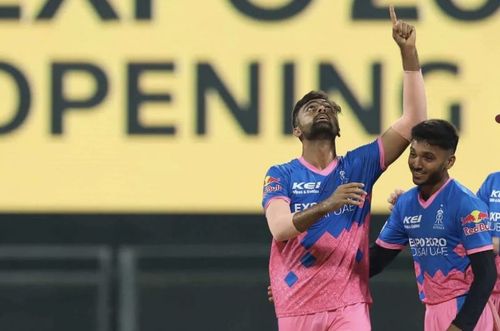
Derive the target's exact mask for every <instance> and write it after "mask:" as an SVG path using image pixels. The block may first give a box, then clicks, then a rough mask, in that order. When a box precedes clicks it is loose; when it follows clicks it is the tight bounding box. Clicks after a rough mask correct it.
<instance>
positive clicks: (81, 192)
mask: <svg viewBox="0 0 500 331" xmlns="http://www.w3.org/2000/svg"><path fill="white" fill-rule="evenodd" d="M389 3H390V2H389V1H375V0H343V1H326V0H203V1H201V0H169V1H164V0H156V1H155V0H81V1H74V0H30V1H26V0H25V1H21V0H8V1H7V0H0V31H1V32H0V42H1V45H2V51H1V53H0V151H1V154H2V158H1V162H0V176H1V180H0V183H1V187H2V192H3V194H2V198H1V199H0V211H14V212H30V211H36V212H49V211H50V212H167V213H168V212H174V213H184V212H189V213H207V212H216V213H220V212H222V213H224V212H230V213H233V212H236V213H238V212H241V213H247V212H259V211H260V210H261V206H260V203H261V197H262V183H263V179H264V175H265V173H266V171H267V169H268V168H269V167H270V166H271V165H273V164H276V163H284V162H287V161H289V160H291V159H293V158H295V157H297V156H300V154H301V145H300V142H299V141H298V140H297V139H296V138H294V137H293V136H291V135H290V134H289V132H290V124H289V122H290V112H291V108H292V107H293V104H294V102H295V101H296V100H297V99H298V98H300V97H301V96H302V95H303V94H305V93H306V92H308V91H309V90H312V89H320V88H321V89H324V90H326V91H327V92H328V93H329V94H330V95H331V96H332V98H334V99H335V100H336V101H337V102H338V103H339V104H340V105H341V106H342V108H343V115H341V117H340V124H341V129H342V137H341V138H340V139H339V140H338V141H337V143H338V152H340V154H344V153H345V152H346V151H348V150H350V149H352V148H355V147H357V146H359V145H361V144H365V143H368V142H370V141H372V140H374V139H375V138H376V137H377V136H378V135H379V134H380V133H381V132H383V131H384V130H385V129H387V128H388V127H389V126H390V125H391V123H393V122H394V121H396V120H397V118H398V117H399V116H400V113H401V84H402V66H401V61H400V56H399V50H398V49H397V46H396V45H395V43H394V42H393V40H392V37H391V23H390V20H389V15H388V10H387V6H388V5H389ZM394 4H395V5H396V10H397V12H398V14H399V16H400V18H401V19H405V20H408V21H409V22H411V23H412V24H414V25H415V26H416V28H417V44H418V48H419V54H420V61H421V64H422V68H423V72H424V74H425V81H426V89H427V94H428V105H429V115H430V117H435V118H444V119H448V120H451V121H453V123H454V124H455V125H457V127H459V129H460V133H461V141H460V143H459V148H458V152H457V163H456V165H455V167H454V168H453V169H452V171H451V174H452V176H453V177H455V178H457V179H458V180H459V181H461V182H462V183H463V184H465V185H467V186H469V187H470V188H471V189H473V190H476V189H477V188H478V186H479V184H480V183H481V181H482V180H483V179H484V178H485V177H486V175H487V174H488V173H489V172H492V171H495V170H500V156H499V151H500V139H499V138H500V124H496V123H495V121H494V117H495V115H496V114H498V113H500V66H499V65H498V59H499V58H500V42H499V41H498V33H499V31H500V15H499V8H498V6H499V5H498V1H497V0H477V1H475V0H461V1H456V0H455V1H452V0H428V1H416V0H412V1H410V0H406V1H402V0H401V1H394ZM406 158H407V153H405V154H404V155H403V156H402V157H401V158H400V160H398V161H397V162H396V163H395V164H394V165H392V166H391V167H390V168H389V169H388V170H387V172H386V173H385V174H384V175H383V176H382V177H381V179H380V180H379V182H378V184H377V185H376V186H375V193H374V199H373V201H374V211H375V212H385V211H386V202H385V199H386V197H387V195H388V194H389V193H390V192H391V191H392V190H393V189H394V188H396V187H402V188H408V187H410V186H411V185H412V184H411V179H410V175H409V171H408V169H407V165H406Z"/></svg>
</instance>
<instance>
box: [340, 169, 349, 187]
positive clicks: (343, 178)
mask: <svg viewBox="0 0 500 331" xmlns="http://www.w3.org/2000/svg"><path fill="white" fill-rule="evenodd" d="M339 176H340V184H347V183H348V182H349V178H347V177H346V176H345V171H344V170H340V171H339Z"/></svg>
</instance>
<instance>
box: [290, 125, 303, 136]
mask: <svg viewBox="0 0 500 331" xmlns="http://www.w3.org/2000/svg"><path fill="white" fill-rule="evenodd" d="M292 132H293V135H294V136H295V137H297V138H300V136H302V130H301V129H300V128H299V127H298V126H296V127H294V128H293V131H292Z"/></svg>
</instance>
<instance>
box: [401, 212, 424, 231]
mask: <svg viewBox="0 0 500 331" xmlns="http://www.w3.org/2000/svg"><path fill="white" fill-rule="evenodd" d="M421 221H422V215H415V216H405V218H403V226H404V227H405V229H418V228H420V222H421Z"/></svg>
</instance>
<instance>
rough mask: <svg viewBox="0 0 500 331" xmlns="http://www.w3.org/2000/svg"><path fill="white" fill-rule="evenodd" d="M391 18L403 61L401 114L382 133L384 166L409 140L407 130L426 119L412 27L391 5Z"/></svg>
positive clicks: (404, 147)
mask: <svg viewBox="0 0 500 331" xmlns="http://www.w3.org/2000/svg"><path fill="white" fill-rule="evenodd" d="M389 12H390V15H391V21H392V37H393V39H394V41H395V42H396V44H397V45H398V46H399V49H400V51H401V59H402V62H403V69H404V79H403V115H402V116H401V117H400V118H399V119H398V120H397V121H396V122H395V123H394V124H393V125H392V126H391V127H390V128H389V129H388V130H387V131H385V132H384V133H383V134H382V145H383V147H384V159H385V165H386V166H388V165H390V164H391V163H392V162H394V161H395V160H396V159H397V158H398V157H399V156H400V155H401V154H402V153H403V152H404V150H405V149H406V147H407V146H408V144H409V142H410V137H411V129H412V128H413V126H415V125H416V124H418V123H420V122H422V121H424V120H425V119H427V103H426V96H425V88H424V79H423V76H422V72H421V71H420V63H419V60H418V53H417V48H416V43H415V42H416V37H417V33H416V30H415V27H414V26H412V25H410V24H408V23H406V22H402V21H399V20H398V19H397V17H396V13H395V11H394V7H393V6H390V7H389Z"/></svg>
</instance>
